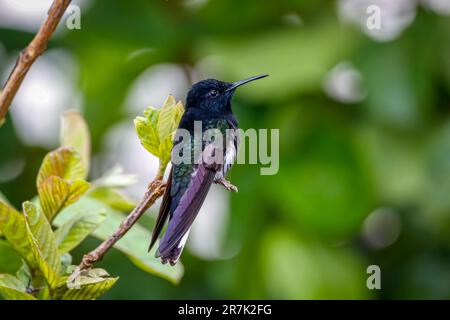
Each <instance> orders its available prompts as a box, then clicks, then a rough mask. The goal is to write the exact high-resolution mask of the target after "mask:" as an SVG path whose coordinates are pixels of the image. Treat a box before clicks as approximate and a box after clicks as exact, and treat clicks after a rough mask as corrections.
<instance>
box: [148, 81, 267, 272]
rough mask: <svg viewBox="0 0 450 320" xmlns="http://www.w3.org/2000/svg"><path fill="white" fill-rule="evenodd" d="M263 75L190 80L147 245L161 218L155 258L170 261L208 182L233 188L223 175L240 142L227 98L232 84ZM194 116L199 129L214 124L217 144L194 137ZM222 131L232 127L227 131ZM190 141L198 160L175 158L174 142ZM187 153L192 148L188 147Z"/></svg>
mask: <svg viewBox="0 0 450 320" xmlns="http://www.w3.org/2000/svg"><path fill="white" fill-rule="evenodd" d="M267 76H268V75H266V74H264V75H259V76H254V77H251V78H248V79H245V80H241V81H237V82H224V81H219V80H216V79H206V80H202V81H200V82H197V83H195V84H194V85H193V86H192V88H191V89H190V90H189V92H188V94H187V98H186V108H185V112H184V114H183V116H182V118H181V120H180V123H179V126H178V129H177V131H176V133H175V138H174V145H173V148H172V154H171V163H172V167H171V170H170V174H169V177H168V180H167V185H166V190H165V192H164V196H163V199H162V202H161V206H160V209H159V214H158V217H157V219H156V224H155V227H154V230H153V234H152V238H151V241H150V246H149V251H150V250H151V249H152V247H153V246H154V245H155V243H156V241H157V239H158V237H159V235H160V234H161V232H162V230H163V227H164V225H165V224H166V221H167V220H169V222H168V226H167V228H166V231H165V233H164V235H163V236H162V238H161V240H160V242H159V247H158V249H157V251H156V255H155V256H156V258H161V262H162V263H163V264H166V263H167V262H169V263H170V264H171V265H172V266H173V265H175V264H176V263H177V262H178V260H179V258H180V255H181V253H182V251H183V248H184V246H185V244H186V241H187V238H188V235H189V231H190V229H191V226H192V224H193V222H194V220H195V218H196V217H197V214H198V212H199V210H200V208H201V206H202V204H203V202H204V200H205V198H206V196H207V194H208V192H209V190H210V188H211V185H212V184H213V183H215V184H218V185H221V186H223V187H224V188H226V189H227V190H229V191H232V192H237V191H238V189H237V187H236V186H234V185H233V184H232V183H231V182H230V181H228V180H226V178H225V177H226V174H227V172H228V171H229V170H230V168H231V167H232V165H233V163H234V161H235V160H236V156H237V152H238V148H239V135H238V134H236V133H235V130H236V129H238V121H237V119H236V117H235V115H234V114H233V111H232V108H231V100H232V98H233V95H234V93H235V91H236V89H237V88H239V87H240V86H242V85H244V84H246V83H249V82H251V81H254V80H258V79H262V78H265V77H267ZM195 122H197V123H201V128H202V133H204V132H205V131H206V130H210V129H213V130H218V132H219V134H221V135H222V136H223V138H224V139H223V140H222V141H223V143H222V147H223V149H222V150H217V149H218V148H219V149H220V146H218V145H217V144H213V143H208V142H207V141H201V142H200V143H199V142H198V141H195V138H194V137H195V134H194V127H195V125H194V124H195ZM182 130H183V131H184V132H186V131H187V132H189V134H190V135H189V136H190V137H191V138H190V139H185V140H187V141H184V140H183V139H181V135H179V133H180V132H181V131H182ZM226 132H231V134H227V133H226ZM195 143H199V144H200V145H201V148H202V150H201V152H202V153H201V156H202V159H200V161H194V160H195V159H193V158H194V156H191V157H187V158H188V159H190V160H191V161H183V162H181V163H179V161H174V157H175V156H179V155H175V154H174V150H175V149H177V150H179V148H178V147H180V145H179V144H184V145H183V146H184V147H185V148H188V150H189V151H192V150H193V149H194V147H195ZM218 151H220V153H217V155H219V156H221V157H223V158H222V159H219V160H220V161H211V159H214V156H215V155H216V152H218ZM191 154H192V153H191Z"/></svg>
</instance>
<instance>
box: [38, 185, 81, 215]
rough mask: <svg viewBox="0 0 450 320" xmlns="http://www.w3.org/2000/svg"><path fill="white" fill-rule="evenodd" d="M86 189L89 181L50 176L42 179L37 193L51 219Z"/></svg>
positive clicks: (45, 212)
mask: <svg viewBox="0 0 450 320" xmlns="http://www.w3.org/2000/svg"><path fill="white" fill-rule="evenodd" d="M88 189H89V183H88V182H86V181H84V180H81V179H76V180H73V181H66V180H63V179H61V178H60V177H57V176H51V177H49V178H47V179H45V180H43V181H42V182H41V184H40V185H39V187H38V193H39V200H40V203H41V207H42V210H43V211H44V214H45V216H46V217H47V219H48V221H52V220H53V218H54V217H55V216H56V215H57V214H58V212H59V211H61V209H63V208H64V207H66V206H68V205H70V204H72V203H74V202H75V201H77V200H78V199H79V198H80V197H81V196H82V195H83V194H84V193H85V192H86V191H87V190H88Z"/></svg>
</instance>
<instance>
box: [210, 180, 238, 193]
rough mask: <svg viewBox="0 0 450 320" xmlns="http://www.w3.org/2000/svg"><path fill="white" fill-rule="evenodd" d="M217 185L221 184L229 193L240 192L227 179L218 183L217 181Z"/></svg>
mask: <svg viewBox="0 0 450 320" xmlns="http://www.w3.org/2000/svg"><path fill="white" fill-rule="evenodd" d="M215 182H216V183H217V184H220V185H221V186H223V187H224V188H225V189H227V190H228V191H231V192H238V188H237V187H236V186H235V185H234V184H232V183H231V182H230V181H228V180H225V179H219V180H217V181H215Z"/></svg>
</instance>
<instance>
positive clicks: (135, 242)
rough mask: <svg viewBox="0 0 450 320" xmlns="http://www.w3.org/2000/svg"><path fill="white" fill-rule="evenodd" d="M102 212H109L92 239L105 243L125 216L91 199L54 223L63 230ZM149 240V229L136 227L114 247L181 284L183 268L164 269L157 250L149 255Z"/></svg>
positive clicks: (62, 213) (65, 213)
mask: <svg viewBox="0 0 450 320" xmlns="http://www.w3.org/2000/svg"><path fill="white" fill-rule="evenodd" d="M99 209H106V213H107V217H106V220H105V222H104V223H103V224H102V225H101V226H100V227H99V228H98V229H97V230H95V231H94V233H93V234H92V235H94V236H95V237H97V238H99V239H101V240H105V239H106V238H108V237H109V236H111V234H113V232H115V231H116V230H117V228H118V227H119V225H120V223H121V222H122V221H123V220H124V219H125V215H124V214H122V213H121V212H119V211H117V210H114V209H112V208H111V207H109V206H108V205H106V204H104V203H102V202H100V201H98V200H95V199H92V198H90V197H88V196H85V197H83V198H81V199H80V201H78V202H76V203H74V204H73V205H71V206H69V207H67V208H66V209H64V210H63V211H62V212H61V213H60V214H59V215H58V217H57V218H56V219H55V221H54V225H56V226H60V225H62V224H63V223H65V222H66V221H68V220H70V219H72V218H73V217H74V216H76V215H77V214H79V213H80V212H83V211H95V210H99ZM150 237H151V233H150V232H149V231H148V230H147V229H146V228H144V227H142V226H141V225H140V224H136V225H134V226H133V228H131V229H130V231H128V232H127V234H126V235H125V236H124V237H123V238H122V239H120V240H119V241H118V242H117V243H116V245H115V246H114V247H115V248H116V249H118V250H120V251H121V252H123V253H124V254H126V255H127V256H128V257H129V259H130V260H131V261H132V262H133V263H134V264H135V265H137V266H138V267H139V268H141V269H142V270H144V271H146V272H149V273H152V274H156V275H158V276H160V277H162V278H164V279H167V280H169V281H171V282H173V283H178V282H179V281H180V279H181V277H182V276H183V265H182V264H181V263H180V262H179V263H178V264H177V265H175V266H173V267H171V266H169V265H163V264H161V262H160V261H159V260H158V259H156V258H155V251H154V250H155V249H153V250H152V251H151V252H150V253H148V252H147V251H148V244H149V241H150Z"/></svg>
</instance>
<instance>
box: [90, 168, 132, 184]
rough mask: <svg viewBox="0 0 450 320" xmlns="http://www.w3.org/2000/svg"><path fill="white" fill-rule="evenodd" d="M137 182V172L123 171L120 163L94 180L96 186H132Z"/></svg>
mask: <svg viewBox="0 0 450 320" xmlns="http://www.w3.org/2000/svg"><path fill="white" fill-rule="evenodd" d="M136 182H137V176H136V175H135V174H126V173H123V168H122V167H121V166H120V165H116V166H114V167H113V168H112V169H111V170H109V171H108V172H107V173H106V174H104V175H103V176H102V177H101V178H99V179H97V180H95V181H93V182H92V184H94V185H95V186H96V187H110V188H124V187H128V186H131V185H133V184H135V183H136Z"/></svg>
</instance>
